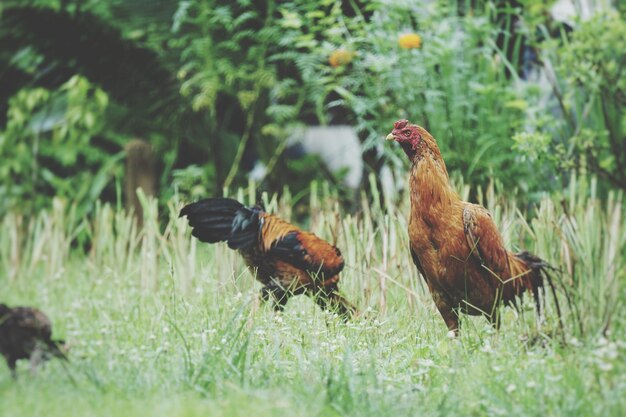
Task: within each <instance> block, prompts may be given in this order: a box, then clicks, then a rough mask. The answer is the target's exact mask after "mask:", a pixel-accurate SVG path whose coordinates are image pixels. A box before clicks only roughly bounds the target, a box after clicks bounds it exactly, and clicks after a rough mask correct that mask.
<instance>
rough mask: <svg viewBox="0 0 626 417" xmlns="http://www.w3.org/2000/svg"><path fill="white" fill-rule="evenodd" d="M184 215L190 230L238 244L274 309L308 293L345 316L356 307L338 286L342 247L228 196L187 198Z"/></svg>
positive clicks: (205, 237) (206, 238)
mask: <svg viewBox="0 0 626 417" xmlns="http://www.w3.org/2000/svg"><path fill="white" fill-rule="evenodd" d="M180 216H181V217H182V216H187V220H188V221H189V225H190V226H191V227H192V228H193V231H192V235H193V236H195V237H196V238H198V239H200V240H201V241H202V242H207V243H216V242H221V241H226V242H227V243H228V247H229V248H231V249H236V250H238V251H239V253H240V254H241V256H242V257H243V259H244V261H245V263H246V265H247V266H248V267H249V268H250V269H251V270H252V272H253V273H254V274H255V275H256V278H257V280H259V281H260V282H261V283H262V284H263V285H264V287H263V289H262V290H261V298H262V299H263V300H265V301H267V300H269V299H270V298H273V301H274V308H275V309H276V310H282V309H283V308H284V306H285V304H286V302H287V300H288V299H289V297H290V296H292V295H296V294H307V295H311V296H314V298H315V301H316V302H317V304H318V305H319V306H320V307H322V308H324V309H327V310H333V311H335V312H337V313H338V314H340V315H341V316H343V317H344V318H347V317H349V316H351V315H353V314H354V313H355V312H356V309H355V308H354V306H352V305H351V304H350V303H349V302H348V301H346V300H345V299H344V298H343V297H341V296H340V295H339V294H338V292H337V291H338V288H337V283H338V281H339V273H340V272H341V270H342V269H343V266H344V262H343V257H342V256H341V252H340V251H339V249H337V248H336V247H335V246H333V245H331V244H330V243H328V242H326V241H324V240H322V239H320V238H319V237H317V236H315V235H314V234H313V233H310V232H305V231H302V230H300V229H298V228H297V227H296V226H294V225H292V224H289V223H287V222H286V221H284V220H281V219H279V218H278V217H276V216H274V215H272V214H269V213H266V212H265V211H264V210H263V209H262V208H260V207H245V206H244V205H243V204H241V203H239V202H238V201H237V200H233V199H230V198H208V199H204V200H201V201H198V202H196V203H192V204H189V205H187V206H185V207H183V209H182V210H181V212H180Z"/></svg>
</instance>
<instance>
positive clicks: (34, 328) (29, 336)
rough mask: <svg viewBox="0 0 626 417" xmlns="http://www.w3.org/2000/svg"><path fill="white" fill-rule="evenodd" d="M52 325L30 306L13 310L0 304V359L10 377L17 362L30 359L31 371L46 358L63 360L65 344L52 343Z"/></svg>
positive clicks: (14, 371) (15, 374) (14, 373)
mask: <svg viewBox="0 0 626 417" xmlns="http://www.w3.org/2000/svg"><path fill="white" fill-rule="evenodd" d="M51 336H52V326H51V324H50V320H49V319H48V317H47V316H46V315H45V314H44V313H42V312H41V311H39V310H37V309H36V308H31V307H13V308H10V307H8V306H7V305H6V304H0V353H1V354H2V355H3V356H4V358H5V359H6V361H7V365H9V369H10V370H11V375H12V376H13V378H17V371H16V369H15V367H16V362H17V361H18V360H19V359H30V366H31V368H30V369H31V372H33V373H34V372H35V370H36V368H37V366H38V365H39V364H40V363H41V362H42V361H44V360H47V359H48V358H49V357H50V356H56V357H58V358H61V359H64V360H67V357H66V356H65V351H66V348H65V342H64V341H62V340H52V338H51Z"/></svg>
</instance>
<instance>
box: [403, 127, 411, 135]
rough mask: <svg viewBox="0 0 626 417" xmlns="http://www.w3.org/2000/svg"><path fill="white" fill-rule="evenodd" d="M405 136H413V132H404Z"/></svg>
mask: <svg viewBox="0 0 626 417" xmlns="http://www.w3.org/2000/svg"><path fill="white" fill-rule="evenodd" d="M403 133H404V136H411V131H410V130H408V129H407V130H405V131H404V132H403Z"/></svg>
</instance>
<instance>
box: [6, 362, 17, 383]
mask: <svg viewBox="0 0 626 417" xmlns="http://www.w3.org/2000/svg"><path fill="white" fill-rule="evenodd" d="M7 365H8V366H9V369H10V370H11V377H12V378H13V379H15V380H17V369H16V366H17V361H16V360H15V359H13V358H7Z"/></svg>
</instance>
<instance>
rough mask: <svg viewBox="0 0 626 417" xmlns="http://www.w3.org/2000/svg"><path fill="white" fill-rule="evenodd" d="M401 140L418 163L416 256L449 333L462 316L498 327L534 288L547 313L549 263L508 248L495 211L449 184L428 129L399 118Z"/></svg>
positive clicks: (413, 179)
mask: <svg viewBox="0 0 626 417" xmlns="http://www.w3.org/2000/svg"><path fill="white" fill-rule="evenodd" d="M387 140H394V141H396V142H398V143H399V144H400V146H402V149H403V150H404V152H405V153H406V155H407V156H408V157H409V159H410V160H411V163H412V165H411V176H410V180H409V181H410V192H411V218H410V221H409V240H410V246H411V256H412V258H413V262H414V263H415V265H416V266H417V269H418V270H419V272H420V273H421V275H422V276H423V277H424V279H425V281H426V284H427V285H428V289H429V290H430V293H431V295H432V297H433V300H434V301H435V304H436V306H437V308H438V309H439V312H440V313H441V315H442V316H443V319H444V321H445V322H446V325H447V326H448V329H450V330H452V331H454V332H455V333H456V332H458V328H459V318H458V312H459V311H461V312H464V313H466V314H471V315H483V316H485V317H487V318H488V319H489V320H490V321H491V322H492V323H494V324H495V325H496V326H497V325H498V324H499V317H498V307H499V306H500V304H501V303H502V302H504V303H505V304H507V305H509V304H512V305H515V297H521V296H522V294H523V293H524V292H525V291H530V292H531V293H532V295H533V297H534V299H535V302H536V305H537V310H538V313H540V304H539V288H541V287H543V280H544V276H545V274H546V268H548V264H547V263H545V262H544V261H543V260H541V259H540V258H538V257H536V256H534V255H531V254H529V253H528V252H520V253H511V252H509V251H507V250H506V248H505V247H504V242H503V241H502V237H501V236H500V234H499V233H498V230H497V228H496V225H495V223H494V222H493V219H492V218H491V215H490V214H489V212H488V211H487V210H486V209H485V208H484V207H481V206H479V205H476V204H471V203H468V202H465V201H462V200H461V198H460V197H459V196H458V194H457V193H456V192H455V191H454V190H453V189H452V187H451V186H450V183H449V181H448V172H447V170H446V164H445V163H444V161H443V158H442V157H441V152H440V151H439V147H438V146H437V142H436V141H435V139H434V138H433V137H432V136H431V135H430V134H429V133H428V132H427V131H426V130H425V129H424V128H422V127H420V126H417V125H414V124H409V122H408V121H407V120H399V121H397V122H396V123H395V124H394V127H393V130H392V131H391V133H390V134H389V135H388V136H387Z"/></svg>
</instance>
